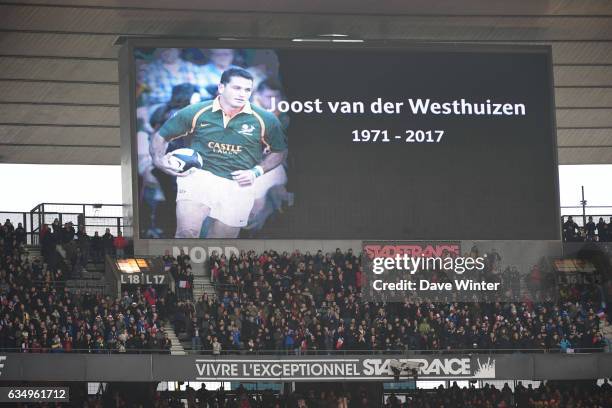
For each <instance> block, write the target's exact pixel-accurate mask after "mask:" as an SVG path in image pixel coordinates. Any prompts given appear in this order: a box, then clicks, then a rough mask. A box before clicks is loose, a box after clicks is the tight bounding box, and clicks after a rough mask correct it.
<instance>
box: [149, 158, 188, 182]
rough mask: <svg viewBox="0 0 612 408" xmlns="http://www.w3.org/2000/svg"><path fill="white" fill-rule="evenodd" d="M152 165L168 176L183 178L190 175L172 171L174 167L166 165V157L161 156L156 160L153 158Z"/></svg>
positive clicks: (186, 172)
mask: <svg viewBox="0 0 612 408" xmlns="http://www.w3.org/2000/svg"><path fill="white" fill-rule="evenodd" d="M153 164H154V165H155V167H157V168H158V169H160V170H161V171H163V172H164V173H166V174H169V175H171V176H175V177H185V176H187V175H189V174H190V171H185V172H182V173H179V172H177V171H176V170H174V167H172V166H171V165H170V163H168V158H167V157H166V156H162V157H161V158H157V159H156V158H154V159H153Z"/></svg>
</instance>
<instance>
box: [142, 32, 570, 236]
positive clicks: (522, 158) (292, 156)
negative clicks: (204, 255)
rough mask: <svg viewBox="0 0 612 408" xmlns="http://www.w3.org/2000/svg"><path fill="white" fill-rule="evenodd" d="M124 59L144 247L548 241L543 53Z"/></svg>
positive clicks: (547, 104)
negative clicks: (166, 242)
mask: <svg viewBox="0 0 612 408" xmlns="http://www.w3.org/2000/svg"><path fill="white" fill-rule="evenodd" d="M231 44H232V45H233V44H235V42H231ZM131 50H132V52H131V57H132V59H133V61H132V62H133V65H132V66H133V68H134V72H133V74H134V77H135V78H136V80H135V81H133V83H132V85H133V87H132V89H131V91H132V92H133V93H134V94H133V99H134V100H135V101H136V109H135V110H134V111H133V112H132V113H133V114H134V115H135V118H136V119H137V126H136V129H135V132H136V134H135V135H133V140H134V141H135V142H136V143H134V144H135V145H136V148H137V154H134V159H137V166H135V167H136V168H137V174H138V177H137V178H136V179H137V180H138V186H137V188H136V189H134V191H137V194H135V196H136V198H135V201H136V202H135V204H136V206H137V212H136V214H137V215H138V221H139V228H138V229H139V237H140V238H141V239H152V238H262V239H268V238H282V239H370V240H371V239H374V240H381V239H411V240H414V239H417V240H456V239H535V240H557V239H559V218H558V213H557V211H555V210H554V209H555V208H558V183H557V167H556V166H557V158H556V139H555V131H554V116H553V115H554V102H553V97H552V78H551V57H550V53H549V50H548V49H546V48H525V47H521V48H503V47H502V48H497V49H494V50H492V49H481V48H473V47H472V48H469V49H466V48H463V47H450V48H449V47H444V48H441V47H432V46H428V47H420V48H398V47H392V48H376V47H360V48H358V47H329V46H328V47H327V48H325V47H319V48H316V47H312V46H308V47H299V46H293V47H277V48H237V47H234V48H221V47H220V46H219V44H215V46H214V47H208V48H167V47H164V48H143V47H133V48H131Z"/></svg>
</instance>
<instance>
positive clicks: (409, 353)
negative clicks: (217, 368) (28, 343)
mask: <svg viewBox="0 0 612 408" xmlns="http://www.w3.org/2000/svg"><path fill="white" fill-rule="evenodd" d="M184 350H185V352H186V353H187V354H193V355H208V356H213V357H215V358H217V357H218V358H221V357H223V356H243V355H251V356H275V357H284V356H293V357H317V356H321V357H330V356H385V355H390V356H391V355H392V356H406V357H407V358H411V357H417V356H424V355H436V356H442V355H451V354H452V355H457V354H468V355H469V354H513V353H539V354H572V353H573V354H589V353H602V352H604V351H606V350H605V348H604V347H581V348H579V349H575V350H574V351H572V352H571V353H568V352H567V351H563V350H561V349H558V348H547V349H521V348H510V349H483V348H479V349H473V348H466V349H444V350H411V349H403V350H307V351H302V352H299V353H298V352H294V351H291V350H253V351H249V350H221V352H220V354H215V353H213V351H212V350H210V349H207V350H192V349H190V348H185V349H184ZM0 352H13V353H21V352H27V353H53V352H63V353H81V354H170V350H169V349H161V348H155V349H150V348H146V349H132V348H126V351H119V350H118V349H117V348H115V347H113V348H107V347H105V348H92V349H75V348H70V349H69V350H67V349H65V348H64V347H62V348H57V349H55V351H54V349H53V348H50V347H40V348H36V349H35V351H33V350H32V349H31V348H29V349H26V351H24V350H23V349H21V348H20V347H0Z"/></svg>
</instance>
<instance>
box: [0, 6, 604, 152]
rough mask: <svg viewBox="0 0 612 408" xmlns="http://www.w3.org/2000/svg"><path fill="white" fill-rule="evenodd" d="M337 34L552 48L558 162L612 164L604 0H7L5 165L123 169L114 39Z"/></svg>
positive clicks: (3, 12) (0, 147) (2, 41)
mask: <svg viewBox="0 0 612 408" xmlns="http://www.w3.org/2000/svg"><path fill="white" fill-rule="evenodd" d="M332 33H335V34H346V35H348V36H350V37H355V38H361V39H366V40H384V39H386V40H390V39H397V40H400V39H403V40H411V41H418V42H422V43H428V42H448V43H467V44H488V45H491V44H523V45H524V44H539V45H542V44H545V45H551V46H552V51H553V62H554V77H555V99H556V104H557V114H556V117H557V135H558V145H559V163H560V164H589V163H612V2H611V1H609V0H515V1H507V0H463V1H456V0H440V1H436V2H432V1H430V0H412V1H409V2H408V1H397V0H378V1H355V0H335V1H326V0H309V1H299V0H289V1H287V0H265V1H258V2H253V1H249V0H237V1H229V0H207V1H188V0H173V1H171V2H169V1H166V0H131V1H130V0H128V1H109V0H81V1H76V0H18V1H12V2H9V1H4V0H0V105H1V106H0V162H4V163H56V164H120V143H119V84H118V69H117V59H118V46H117V45H115V42H116V39H117V37H119V36H156V37H162V36H173V37H176V36H181V37H189V38H218V37H238V38H268V39H287V38H304V37H306V38H308V37H310V38H312V37H315V36H317V35H320V34H332Z"/></svg>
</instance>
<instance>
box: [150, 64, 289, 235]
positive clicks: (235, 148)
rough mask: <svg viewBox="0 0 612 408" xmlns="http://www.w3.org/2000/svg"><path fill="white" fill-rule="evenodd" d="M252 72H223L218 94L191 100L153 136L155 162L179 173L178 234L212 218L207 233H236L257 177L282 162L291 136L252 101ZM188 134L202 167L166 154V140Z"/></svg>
mask: <svg viewBox="0 0 612 408" xmlns="http://www.w3.org/2000/svg"><path fill="white" fill-rule="evenodd" d="M252 92H253V77H252V76H251V74H250V73H249V72H248V71H246V70H243V69H240V68H231V69H228V70H227V71H225V72H224V73H223V75H222V76H221V82H220V84H219V95H218V96H217V98H215V99H214V100H212V101H206V102H201V103H196V104H193V105H189V106H187V107H185V108H183V109H181V110H180V111H178V112H177V113H176V115H174V116H173V117H172V118H170V119H169V120H168V121H167V122H166V123H165V124H164V125H163V126H162V127H161V128H160V129H159V131H158V132H156V133H155V134H154V135H153V136H152V138H151V149H150V150H151V156H152V158H153V164H154V165H155V166H156V167H158V168H159V169H160V170H162V171H163V172H165V173H167V174H170V175H173V176H176V177H177V178H176V182H177V197H176V221H177V228H176V237H177V238H199V236H200V229H201V226H202V222H203V221H204V220H205V219H206V218H207V217H211V218H212V219H213V222H212V224H211V226H210V228H209V230H208V234H207V238H236V237H238V234H239V233H240V228H242V227H244V226H246V225H247V221H248V218H249V214H250V212H251V209H252V207H253V202H254V200H255V195H256V191H257V178H258V177H260V176H262V175H263V174H264V173H267V172H269V171H271V170H272V169H274V168H275V167H277V166H278V165H280V164H281V163H283V161H284V160H285V157H286V155H287V141H286V138H285V135H284V133H283V130H282V127H281V124H280V122H279V121H278V119H277V118H276V117H275V116H274V115H273V114H272V113H270V112H267V111H265V110H263V109H261V108H259V107H257V106H253V105H251V104H250V102H249V98H250V97H251V93H252ZM181 137H189V139H190V140H191V144H190V147H191V148H192V149H194V150H195V151H197V152H198V153H200V155H201V156H202V159H203V161H204V166H203V169H201V170H200V169H191V170H189V171H187V172H184V173H178V172H176V171H175V170H174V169H173V168H172V167H171V166H170V165H169V163H168V162H167V160H166V158H165V153H166V149H167V146H168V142H170V141H172V140H174V139H178V138H181Z"/></svg>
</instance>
